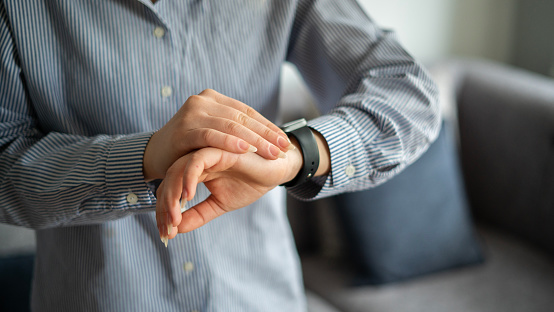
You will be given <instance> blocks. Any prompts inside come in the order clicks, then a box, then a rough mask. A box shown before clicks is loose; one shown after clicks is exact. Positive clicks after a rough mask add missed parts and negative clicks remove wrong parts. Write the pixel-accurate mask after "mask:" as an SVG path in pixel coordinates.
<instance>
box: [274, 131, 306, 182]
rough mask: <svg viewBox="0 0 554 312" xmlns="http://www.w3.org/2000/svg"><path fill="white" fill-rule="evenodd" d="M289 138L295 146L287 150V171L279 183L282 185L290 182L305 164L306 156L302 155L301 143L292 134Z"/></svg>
mask: <svg viewBox="0 0 554 312" xmlns="http://www.w3.org/2000/svg"><path fill="white" fill-rule="evenodd" d="M289 140H290V142H291V144H292V145H293V146H294V147H295V148H294V149H290V150H289V151H288V152H287V158H286V161H287V173H286V174H285V176H284V179H283V181H281V183H279V184H280V185H283V184H285V183H287V182H290V181H292V180H293V179H294V178H296V176H297V175H298V174H299V173H300V171H301V170H302V167H303V166H304V157H303V156H302V151H301V149H300V144H299V143H298V141H297V140H296V138H294V137H292V136H291V137H290V138H289Z"/></svg>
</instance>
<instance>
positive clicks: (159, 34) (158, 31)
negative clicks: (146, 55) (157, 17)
mask: <svg viewBox="0 0 554 312" xmlns="http://www.w3.org/2000/svg"><path fill="white" fill-rule="evenodd" d="M164 35H165V30H164V29H163V28H162V27H160V26H158V27H156V28H154V37H156V38H161V37H163V36H164Z"/></svg>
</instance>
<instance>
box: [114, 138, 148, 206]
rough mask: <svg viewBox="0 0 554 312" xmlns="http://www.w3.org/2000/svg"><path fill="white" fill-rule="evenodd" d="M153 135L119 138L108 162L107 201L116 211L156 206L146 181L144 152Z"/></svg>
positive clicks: (115, 140) (115, 141) (116, 139)
mask: <svg viewBox="0 0 554 312" xmlns="http://www.w3.org/2000/svg"><path fill="white" fill-rule="evenodd" d="M152 134H153V133H139V134H132V135H125V136H119V137H116V138H115V139H114V141H113V143H112V145H111V146H110V148H109V152H108V159H107V162H106V175H105V176H106V186H107V194H108V198H109V199H110V201H111V205H112V207H113V208H114V209H145V208H152V206H154V205H155V197H154V193H153V192H152V189H151V188H150V187H149V186H148V184H147V183H146V181H145V180H144V174H143V171H142V160H143V156H144V149H145V148H146V145H147V144H148V141H149V140H150V137H151V136H152Z"/></svg>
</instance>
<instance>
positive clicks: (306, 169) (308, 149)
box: [281, 119, 319, 187]
mask: <svg viewBox="0 0 554 312" xmlns="http://www.w3.org/2000/svg"><path fill="white" fill-rule="evenodd" d="M281 129H283V131H284V132H285V133H286V134H287V135H289V136H294V138H295V139H296V141H298V144H299V145H300V149H301V151H302V157H303V158H304V165H303V166H302V169H300V172H299V173H298V175H296V177H294V179H292V180H291V181H289V182H287V183H285V184H283V186H285V187H292V186H297V185H299V184H302V183H305V182H307V181H308V180H310V179H311V178H312V177H313V176H314V175H315V173H316V171H317V168H318V167H319V148H318V147H317V141H316V139H315V136H314V134H313V132H312V130H311V129H310V128H309V127H308V123H307V122H306V120H305V119H299V120H295V121H293V122H290V123H287V124H285V125H283V126H282V127H281Z"/></svg>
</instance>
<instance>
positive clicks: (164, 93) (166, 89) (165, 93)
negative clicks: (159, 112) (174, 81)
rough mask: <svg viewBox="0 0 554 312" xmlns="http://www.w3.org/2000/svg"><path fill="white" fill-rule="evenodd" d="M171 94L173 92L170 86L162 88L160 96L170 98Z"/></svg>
mask: <svg viewBox="0 0 554 312" xmlns="http://www.w3.org/2000/svg"><path fill="white" fill-rule="evenodd" d="M172 93H173V90H172V89H171V87H170V86H165V87H163V88H162V96H163V97H164V98H165V97H168V96H171V94H172Z"/></svg>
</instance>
